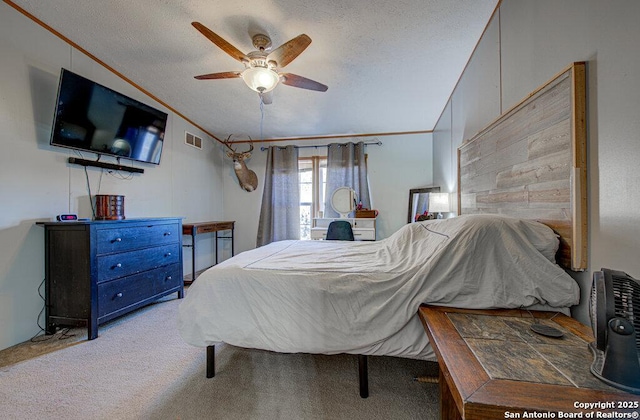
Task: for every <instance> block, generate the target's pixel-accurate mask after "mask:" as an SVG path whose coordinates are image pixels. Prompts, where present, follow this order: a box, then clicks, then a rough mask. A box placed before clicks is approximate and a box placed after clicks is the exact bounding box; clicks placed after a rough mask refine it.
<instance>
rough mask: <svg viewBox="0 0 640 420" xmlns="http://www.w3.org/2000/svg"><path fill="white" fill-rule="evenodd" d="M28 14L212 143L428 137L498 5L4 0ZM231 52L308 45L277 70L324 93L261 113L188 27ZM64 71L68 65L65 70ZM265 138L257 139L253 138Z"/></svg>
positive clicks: (228, 64)
mask: <svg viewBox="0 0 640 420" xmlns="http://www.w3.org/2000/svg"><path fill="white" fill-rule="evenodd" d="M7 2H8V3H14V4H15V5H17V6H18V7H20V8H22V9H23V10H24V11H26V12H27V13H29V14H31V15H33V16H34V17H35V18H37V19H38V20H40V21H41V22H43V23H44V24H46V25H48V26H50V27H51V28H52V29H53V30H54V31H56V32H58V33H59V34H61V35H62V36H64V37H66V38H67V39H69V40H70V41H71V42H72V43H74V44H76V45H78V46H79V47H81V48H82V49H84V50H86V51H87V52H88V53H90V54H91V55H93V56H95V57H96V58H98V59H99V60H101V61H102V62H104V63H105V64H106V65H107V66H109V67H111V68H112V69H114V70H115V71H117V72H119V73H121V74H122V75H124V76H125V77H126V78H127V79H129V80H130V81H131V82H133V83H134V84H136V85H138V86H140V87H142V88H143V89H144V90H146V91H148V92H149V93H151V94H152V95H154V96H155V97H157V98H158V99H159V100H160V101H161V102H162V103H164V104H166V105H168V106H169V107H170V108H171V109H173V110H175V111H177V112H178V113H180V114H181V115H183V116H185V117H186V118H187V119H189V120H190V121H192V122H193V123H194V124H196V125H198V126H199V127H201V128H202V129H204V130H206V131H207V132H208V133H210V134H212V135H213V136H215V137H218V138H226V137H227V136H229V135H230V134H234V137H238V136H239V137H242V136H251V137H252V138H253V139H260V138H267V139H268V138H281V137H298V136H323V135H333V134H349V133H356V134H358V133H394V132H411V131H428V130H431V129H433V127H434V125H435V123H436V122H437V120H438V118H439V116H440V114H441V113H442V110H443V108H444V107H445V105H446V102H447V100H448V99H449V96H450V95H451V92H452V90H453V88H454V86H455V84H456V82H457V81H458V78H459V77H460V74H461V73H462V71H463V69H464V67H465V65H466V63H467V62H468V60H469V57H470V56H471V53H472V51H473V49H474V48H475V46H476V44H477V42H478V40H479V38H480V36H481V35H482V32H483V30H484V29H485V27H486V25H487V22H488V21H489V19H490V17H491V15H492V13H493V11H494V9H495V7H496V6H497V4H498V0H473V1H469V0H394V1H389V0H360V1H341V0H340V1H339V0H241V1H238V0H235V1H233V0H135V1H132V0H101V1H97V0H90V1H78V0H51V1H41V0H13V1H12V2H11V1H7ZM194 21H198V22H201V23H202V24H203V25H205V26H206V27H208V28H209V29H211V30H212V31H213V32H215V33H216V34H218V35H219V36H221V37H222V38H224V39H225V40H226V41H228V42H229V43H230V44H232V45H233V46H235V47H236V48H237V49H238V50H240V51H242V52H244V53H248V52H250V51H253V50H255V48H254V47H253V45H252V41H251V37H252V36H253V35H255V34H257V33H263V34H266V35H268V36H269V37H270V38H271V41H272V43H273V48H274V49H275V48H276V47H278V46H280V45H282V44H284V43H285V42H287V41H288V40H290V39H292V38H294V37H296V36H298V35H299V34H302V33H304V34H307V35H308V36H309V37H310V38H311V39H312V43H311V44H310V45H309V47H308V48H307V49H306V50H305V51H304V52H302V53H301V54H300V55H299V56H298V57H297V58H296V59H295V60H294V61H292V62H291V63H290V64H289V65H287V66H286V68H285V69H284V71H286V72H290V73H294V74H296V75H300V76H304V77H306V78H309V79H312V80H315V81H318V82H321V83H323V84H325V85H327V86H328V87H329V89H328V90H327V91H326V92H316V91H311V90H305V89H299V88H294V87H291V86H287V85H283V84H279V85H278V86H277V87H276V88H275V90H274V91H273V92H272V97H273V103H272V104H269V105H264V106H263V107H262V108H261V103H260V98H259V96H258V94H257V93H256V92H254V91H252V90H250V89H249V88H248V87H247V86H246V85H245V84H244V82H243V81H242V79H223V80H196V79H194V76H195V75H200V74H204V73H213V72H223V71H240V70H242V69H243V68H244V67H243V65H242V64H241V63H240V62H238V61H236V60H234V59H233V58H232V57H231V56H229V55H228V54H227V53H225V52H224V51H222V50H221V49H220V48H218V47H217V46H216V45H214V44H213V43H212V42H211V41H209V40H208V39H207V38H206V37H204V36H203V35H202V34H201V33H200V32H198V31H197V30H196V29H195V28H194V27H193V26H192V25H191V22H194ZM70 70H73V69H70ZM261 133H262V134H261Z"/></svg>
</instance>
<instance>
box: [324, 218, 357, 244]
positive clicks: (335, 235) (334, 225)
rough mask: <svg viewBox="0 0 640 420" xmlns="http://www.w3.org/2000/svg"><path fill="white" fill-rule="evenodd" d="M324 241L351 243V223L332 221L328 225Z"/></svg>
mask: <svg viewBox="0 0 640 420" xmlns="http://www.w3.org/2000/svg"><path fill="white" fill-rule="evenodd" d="M326 239H327V240H333V241H353V240H354V239H353V229H352V228H351V223H349V222H347V221H346V220H334V221H333V222H331V223H329V227H328V228H327V238H326Z"/></svg>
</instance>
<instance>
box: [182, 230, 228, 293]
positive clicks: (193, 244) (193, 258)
mask: <svg viewBox="0 0 640 420" xmlns="http://www.w3.org/2000/svg"><path fill="white" fill-rule="evenodd" d="M234 226H235V221H224V222H216V221H212V222H198V223H183V224H182V234H183V235H191V245H189V244H185V245H183V246H185V247H190V248H191V264H192V265H191V271H192V274H191V278H189V277H188V276H185V278H184V282H185V284H189V283H191V282H193V281H195V279H196V277H197V273H196V237H197V236H198V235H199V234H201V233H214V234H215V236H214V246H215V248H216V259H215V261H216V262H215V264H218V240H219V239H231V256H232V257H233V255H234V249H233V248H234V246H233V230H234ZM222 231H229V232H230V234H229V236H220V235H219V232H222Z"/></svg>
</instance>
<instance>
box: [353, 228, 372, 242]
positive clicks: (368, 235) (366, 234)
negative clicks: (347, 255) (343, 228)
mask: <svg viewBox="0 0 640 420" xmlns="http://www.w3.org/2000/svg"><path fill="white" fill-rule="evenodd" d="M353 239H355V240H356V241H375V240H376V231H375V230H374V229H353Z"/></svg>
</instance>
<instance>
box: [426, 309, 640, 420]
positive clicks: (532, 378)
mask: <svg viewBox="0 0 640 420" xmlns="http://www.w3.org/2000/svg"><path fill="white" fill-rule="evenodd" d="M418 313H419V315H420V319H421V321H422V324H423V326H424V328H425V330H426V332H427V335H428V336H429V340H430V342H431V345H432V346H433V349H434V351H435V353H436V356H437V357H438V365H439V366H440V377H439V382H440V393H441V395H440V410H441V418H442V419H446V420H449V419H466V420H476V419H477V420H480V419H482V420H490V419H505V418H589V417H588V415H587V413H593V412H595V413H596V416H595V417H593V418H598V416H597V414H598V413H612V412H618V413H633V412H634V411H637V412H638V413H639V414H640V409H638V408H636V409H625V408H617V403H616V402H617V401H620V402H629V401H631V402H635V401H639V400H640V398H639V396H637V395H633V394H628V393H626V392H623V391H620V390H618V389H616V388H613V387H610V386H608V385H606V384H605V383H604V382H602V381H600V380H599V379H597V378H596V377H595V376H593V375H592V374H591V372H590V371H589V367H590V366H591V361H592V355H591V351H590V350H589V349H588V347H587V343H589V342H590V341H593V337H592V335H591V328H589V327H587V326H585V325H583V324H581V323H580V322H578V321H576V320H575V319H573V318H570V317H567V316H565V315H562V314H557V315H556V313H554V312H535V311H531V312H529V311H526V310H517V309H514V310H466V309H455V308H444V307H437V306H423V307H421V308H420V309H419V311H418ZM532 317H535V318H536V319H537V322H541V323H543V324H548V325H550V326H554V327H556V328H558V329H561V330H562V331H563V332H564V333H565V335H564V337H563V338H560V339H555V338H547V337H543V336H541V335H538V334H536V333H534V332H532V331H530V329H529V326H530V325H531V324H532V323H533V322H534V321H533V318H532ZM576 402H578V403H598V402H609V403H610V404H612V405H613V406H614V408H613V409H599V408H584V409H581V408H576V407H575V405H574V404H575V403H576ZM525 412H527V414H528V417H525V415H524V413H525ZM560 412H562V413H563V414H566V413H575V416H573V417H570V416H564V417H561V415H560ZM532 413H549V414H545V415H547V417H534V416H531V414H532ZM580 413H584V414H582V415H581V414H580ZM551 414H553V417H550V415H551ZM605 418H606V417H605ZM633 418H635V417H633Z"/></svg>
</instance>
